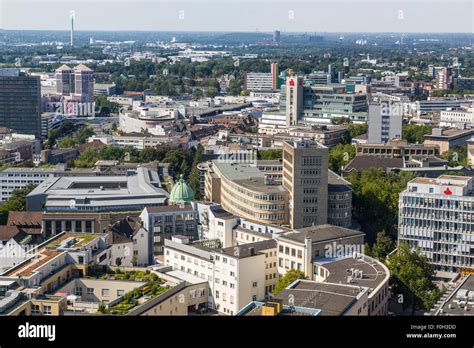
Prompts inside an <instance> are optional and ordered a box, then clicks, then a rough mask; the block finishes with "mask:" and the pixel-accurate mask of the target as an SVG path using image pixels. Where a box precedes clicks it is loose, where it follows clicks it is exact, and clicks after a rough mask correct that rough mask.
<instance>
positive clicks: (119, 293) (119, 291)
mask: <svg viewBox="0 0 474 348" xmlns="http://www.w3.org/2000/svg"><path fill="white" fill-rule="evenodd" d="M124 294H125V290H120V289H119V290H117V296H123V295H124Z"/></svg>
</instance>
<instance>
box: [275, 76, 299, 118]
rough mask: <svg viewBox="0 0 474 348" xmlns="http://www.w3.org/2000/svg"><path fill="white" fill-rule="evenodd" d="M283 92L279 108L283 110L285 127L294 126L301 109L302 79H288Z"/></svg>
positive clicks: (295, 77) (294, 77) (292, 77)
mask: <svg viewBox="0 0 474 348" xmlns="http://www.w3.org/2000/svg"><path fill="white" fill-rule="evenodd" d="M283 90H284V91H285V93H284V94H285V95H284V96H283V95H282V97H281V98H280V107H284V108H285V115H286V126H287V127H290V126H296V125H297V124H298V119H299V117H300V114H301V111H302V109H303V78H302V77H299V76H291V77H288V78H287V79H286V84H285V86H284V88H283ZM283 103H284V104H283Z"/></svg>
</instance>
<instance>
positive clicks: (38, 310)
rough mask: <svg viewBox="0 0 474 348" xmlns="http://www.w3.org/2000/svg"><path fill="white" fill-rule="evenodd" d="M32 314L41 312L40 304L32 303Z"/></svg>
mask: <svg viewBox="0 0 474 348" xmlns="http://www.w3.org/2000/svg"><path fill="white" fill-rule="evenodd" d="M31 314H40V306H39V305H31Z"/></svg>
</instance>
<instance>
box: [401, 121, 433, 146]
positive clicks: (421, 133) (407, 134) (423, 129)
mask: <svg viewBox="0 0 474 348" xmlns="http://www.w3.org/2000/svg"><path fill="white" fill-rule="evenodd" d="M431 130H432V127H430V126H423V125H416V124H406V125H403V126H402V137H403V139H405V140H406V141H408V142H409V143H411V144H422V143H423V142H424V141H425V135H426V134H431Z"/></svg>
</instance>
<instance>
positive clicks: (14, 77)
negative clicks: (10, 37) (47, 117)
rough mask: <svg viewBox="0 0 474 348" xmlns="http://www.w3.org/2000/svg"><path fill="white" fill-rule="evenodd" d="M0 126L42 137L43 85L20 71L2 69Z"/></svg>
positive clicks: (37, 78) (33, 77)
mask: <svg viewBox="0 0 474 348" xmlns="http://www.w3.org/2000/svg"><path fill="white" fill-rule="evenodd" d="M0 126H1V127H8V128H11V129H13V130H14V131H16V132H18V133H23V134H33V135H35V136H36V137H38V138H39V137H40V136H41V83H40V77H39V76H29V75H27V74H25V73H23V72H21V71H20V70H19V69H0Z"/></svg>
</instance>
